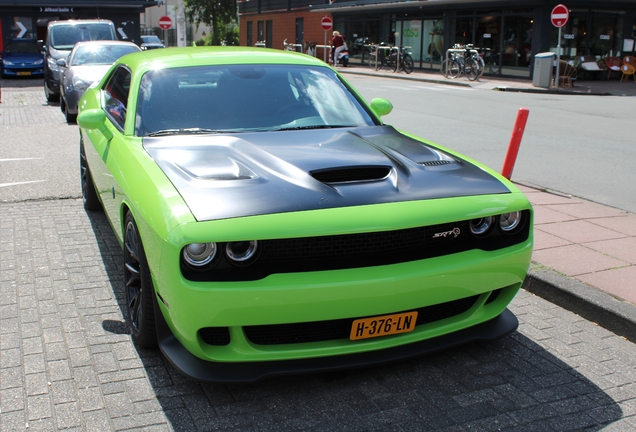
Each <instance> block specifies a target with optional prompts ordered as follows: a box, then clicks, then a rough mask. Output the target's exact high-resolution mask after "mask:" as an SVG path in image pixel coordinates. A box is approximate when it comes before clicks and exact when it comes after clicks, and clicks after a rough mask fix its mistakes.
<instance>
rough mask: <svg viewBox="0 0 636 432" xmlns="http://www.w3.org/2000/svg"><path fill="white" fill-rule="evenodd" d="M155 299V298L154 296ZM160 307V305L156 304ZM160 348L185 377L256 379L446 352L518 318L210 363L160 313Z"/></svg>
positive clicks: (511, 327)
mask: <svg viewBox="0 0 636 432" xmlns="http://www.w3.org/2000/svg"><path fill="white" fill-rule="evenodd" d="M155 301H156V297H155ZM155 306H156V307H157V305H155ZM155 319H156V325H157V334H158V339H159V348H160V349H161V352H162V353H163V355H164V356H165V357H166V358H167V359H168V361H169V362H170V363H171V364H172V365H173V366H174V367H175V368H176V369H177V370H178V371H179V372H181V373H182V374H184V375H185V376H187V377H189V378H191V379H194V380H197V381H202V382H210V383H223V382H225V383H239V382H254V381H258V380H262V379H265V378H270V377H274V376H278V375H288V374H306V373H316V372H328V371H335V370H341V369H350V368H359V367H367V366H373V365H378V364H382V363H389V362H394V361H397V360H404V359H407V358H412V357H416V356H421V355H425V354H431V353H435V352H438V351H443V350H446V349H449V348H453V347H456V346H460V345H463V344H466V343H469V342H478V341H492V340H496V339H500V338H502V337H504V336H507V335H508V334H510V333H512V332H514V331H515V330H516V329H517V327H518V326H519V321H518V320H517V317H515V316H514V314H513V313H512V312H510V310H508V309H505V310H504V311H503V312H502V313H501V314H500V315H499V316H497V317H496V318H494V319H492V320H490V321H486V322H484V323H481V324H478V325H476V326H473V327H469V328H466V329H463V330H460V331H456V332H454V333H450V334H446V335H443V336H439V337H436V338H432V339H427V340H423V341H419V342H415V343H411V344H408V345H400V346H397V347H393V348H388V349H383V350H378V351H371V352H362V353H357V354H348V355H340V356H332V357H320V358H308V359H297V360H282V361H263V362H249V363H221V362H209V361H205V360H202V359H200V358H198V357H195V356H194V355H192V354H191V353H190V352H189V351H188V350H187V349H186V348H185V347H184V346H183V345H182V344H181V343H180V342H179V341H178V340H177V338H176V337H175V336H174V335H173V334H172V332H171V331H170V328H169V327H168V324H167V323H166V321H165V319H164V318H163V315H162V314H161V313H157V314H155Z"/></svg>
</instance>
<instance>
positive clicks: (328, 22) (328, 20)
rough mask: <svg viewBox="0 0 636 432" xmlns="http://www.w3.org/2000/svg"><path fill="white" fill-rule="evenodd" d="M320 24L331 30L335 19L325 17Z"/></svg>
mask: <svg viewBox="0 0 636 432" xmlns="http://www.w3.org/2000/svg"><path fill="white" fill-rule="evenodd" d="M320 25H321V26H322V29H323V30H324V31H329V30H331V29H332V28H333V20H332V19H331V18H329V17H323V18H322V20H321V21H320Z"/></svg>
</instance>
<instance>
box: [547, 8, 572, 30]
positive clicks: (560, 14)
mask: <svg viewBox="0 0 636 432" xmlns="http://www.w3.org/2000/svg"><path fill="white" fill-rule="evenodd" d="M568 18H570V12H569V11H568V8H567V6H565V5H562V4H560V5H556V6H555V7H554V9H552V14H551V15H550V19H551V20H552V25H554V26H555V27H563V26H564V25H565V23H567V22H568Z"/></svg>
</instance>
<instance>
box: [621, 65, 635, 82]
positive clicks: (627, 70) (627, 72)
mask: <svg viewBox="0 0 636 432" xmlns="http://www.w3.org/2000/svg"><path fill="white" fill-rule="evenodd" d="M621 72H623V75H621V81H620V82H623V78H625V77H627V79H626V80H625V82H627V81H629V77H630V76H631V77H632V78H634V82H636V75H634V73H635V72H636V67H634V66H632V65H631V64H627V63H623V66H621Z"/></svg>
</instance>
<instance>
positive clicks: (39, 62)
mask: <svg viewBox="0 0 636 432" xmlns="http://www.w3.org/2000/svg"><path fill="white" fill-rule="evenodd" d="M42 63H44V60H42V59H40V60H36V61H34V62H33V64H34V65H41V64H42Z"/></svg>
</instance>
